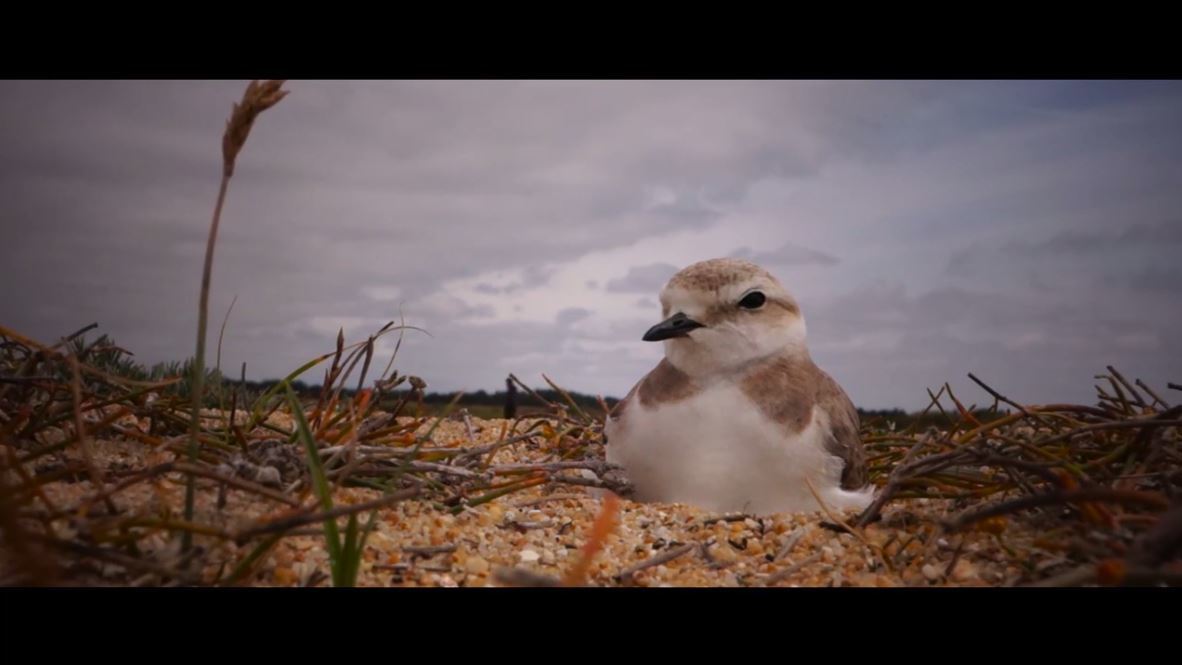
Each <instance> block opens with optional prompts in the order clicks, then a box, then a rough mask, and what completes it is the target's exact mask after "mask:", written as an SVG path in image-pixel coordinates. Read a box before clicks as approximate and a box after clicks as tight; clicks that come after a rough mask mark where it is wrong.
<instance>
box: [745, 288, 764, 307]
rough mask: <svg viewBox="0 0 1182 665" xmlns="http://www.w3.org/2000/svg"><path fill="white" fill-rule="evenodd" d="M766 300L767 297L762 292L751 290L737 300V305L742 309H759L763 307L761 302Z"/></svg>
mask: <svg viewBox="0 0 1182 665" xmlns="http://www.w3.org/2000/svg"><path fill="white" fill-rule="evenodd" d="M766 301H767V298H766V297H764V295H763V294H762V293H760V292H759V291H752V292H751V293H748V294H747V295H745V296H743V299H742V300H740V301H739V307H742V308H743V309H759V308H760V307H763V303H764V302H766Z"/></svg>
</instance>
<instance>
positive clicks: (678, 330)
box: [643, 312, 705, 342]
mask: <svg viewBox="0 0 1182 665" xmlns="http://www.w3.org/2000/svg"><path fill="white" fill-rule="evenodd" d="M704 327H705V326H704V325H703V324H701V323H698V322H697V321H694V320H693V319H691V318H690V317H688V316H686V315H685V314H682V313H681V312H678V313H676V314H674V315H673V316H671V317H669V318H667V319H665V320H664V321H662V322H660V323H658V324H657V325H655V326H653V327H652V328H649V329H648V332H646V333H644V338H643V339H644V341H646V342H659V341H661V340H663V339H669V338H671V337H685V336H686V335H688V334H689V331H691V330H694V329H696V328H704Z"/></svg>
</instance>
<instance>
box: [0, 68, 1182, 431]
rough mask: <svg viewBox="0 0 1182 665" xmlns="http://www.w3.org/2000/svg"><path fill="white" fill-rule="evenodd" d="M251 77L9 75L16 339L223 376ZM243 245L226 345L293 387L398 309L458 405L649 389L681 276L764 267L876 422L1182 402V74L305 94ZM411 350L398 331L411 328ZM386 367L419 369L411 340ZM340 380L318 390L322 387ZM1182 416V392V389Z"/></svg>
mask: <svg viewBox="0 0 1182 665" xmlns="http://www.w3.org/2000/svg"><path fill="white" fill-rule="evenodd" d="M245 83H246V82H244V81H208V82H200V81H186V82H170V81H145V82H137V81H114V82H104V81H84V82H68V81H55V82H38V81H5V82H0V146H2V148H0V174H2V177H0V225H2V227H3V229H4V232H5V233H4V242H3V244H2V245H0V319H2V320H0V322H2V323H3V324H4V325H8V326H11V327H14V328H16V329H17V330H19V331H21V332H23V333H25V334H29V335H32V336H34V337H37V338H39V339H41V340H43V341H51V340H55V339H56V338H57V337H59V336H61V335H64V334H68V333H70V332H72V331H73V330H75V329H77V328H79V327H81V326H83V325H86V324H88V323H90V322H92V321H97V322H98V323H99V324H100V330H101V331H104V332H107V333H109V334H110V335H112V336H113V337H114V339H115V340H116V341H117V342H119V343H120V344H121V345H123V346H124V347H126V348H128V349H130V350H131V351H133V352H135V353H136V355H137V357H138V358H139V359H140V360H141V361H142V362H145V363H153V362H157V361H160V360H175V359H181V358H184V357H187V356H189V355H191V354H192V353H193V350H194V345H195V330H196V319H197V302H198V288H199V282H200V278H201V265H202V260H203V254H204V248H205V238H206V234H207V232H208V225H209V217H210V214H211V211H212V207H213V204H214V201H215V197H216V194H217V185H218V179H219V177H220V173H221V133H222V129H223V127H224V123H225V120H226V118H227V116H228V114H229V112H230V109H231V104H232V102H234V101H236V100H238V99H239V98H240V97H241V94H242V90H243V89H244V87H245ZM286 88H287V89H288V90H290V91H291V94H290V95H289V96H288V97H287V98H286V99H284V100H283V101H282V102H280V103H279V105H278V106H276V107H275V108H273V109H271V110H268V111H266V112H265V113H264V114H263V115H262V116H261V117H260V118H259V120H258V122H257V123H256V125H255V127H254V130H253V132H252V134H251V136H250V139H249V140H248V142H247V145H246V147H245V149H244V150H243V152H242V154H241V156H240V158H239V162H238V169H237V172H236V174H235V177H234V179H233V181H232V183H231V186H230V191H229V195H228V198H227V203H226V207H225V211H224V214H223V218H222V227H221V234H220V236H219V243H218V247H217V251H216V255H215V265H214V274H213V291H212V297H211V301H210V305H211V309H210V321H211V331H210V338H209V340H210V341H209V345H210V348H211V349H212V348H213V346H214V345H215V344H216V342H217V329H218V327H219V326H220V324H221V321H222V317H223V316H224V315H225V312H226V309H227V308H228V307H229V305H230V302H231V300H232V299H233V298H234V297H235V296H237V297H238V302H237V304H236V305H235V307H234V310H233V313H232V315H231V317H230V321H229V324H228V327H227V329H226V337H225V342H224V347H223V351H222V364H223V367H224V368H232V369H231V370H230V371H229V373H231V374H235V375H236V374H237V368H238V367H239V365H240V364H241V363H242V362H243V361H245V362H246V363H247V370H248V375H249V376H251V377H252V378H271V377H277V376H280V375H283V374H286V373H287V372H288V371H290V370H292V369H294V368H295V367H297V366H298V365H299V364H300V363H302V362H303V361H305V360H307V359H309V358H310V357H312V356H314V355H316V354H318V353H322V352H326V351H330V350H331V349H332V348H333V345H334V340H335V337H336V332H337V329H338V328H339V327H342V326H343V327H344V329H345V334H346V337H347V338H348V339H349V340H350V341H357V340H362V339H364V338H365V337H366V336H367V335H368V334H369V333H370V332H372V331H374V330H376V329H377V328H379V327H380V326H381V325H383V324H384V323H386V322H387V321H389V320H392V319H398V318H399V316H400V315H401V316H404V317H405V320H406V323H408V324H410V325H416V326H421V327H423V328H425V329H427V331H429V333H430V336H427V335H425V334H422V333H418V332H414V331H411V332H409V333H407V336H406V338H405V341H404V343H403V347H402V350H401V351H400V353H399V358H398V361H397V367H398V368H399V370H400V371H401V372H403V373H411V374H418V375H420V376H422V377H423V378H424V379H425V380H426V381H427V383H428V385H429V389H433V390H440V391H450V390H458V389H464V390H477V389H481V388H483V389H487V390H497V389H500V388H502V387H503V385H504V384H503V381H504V378H505V376H506V375H507V374H508V373H509V372H514V373H516V374H517V375H518V376H519V377H521V378H522V379H523V380H525V381H527V382H529V383H531V384H536V385H541V384H542V383H543V382H542V379H541V373H542V372H545V373H546V374H547V375H548V376H550V377H551V378H552V379H554V380H556V381H557V382H559V383H560V384H562V385H563V386H565V387H568V388H570V389H573V390H578V391H584V392H591V393H600V394H604V395H609V396H622V395H623V394H624V393H626V392H627V391H628V389H629V388H630V387H631V386H632V384H633V383H634V382H635V381H636V380H637V379H638V378H639V377H640V376H642V375H643V374H644V373H645V372H646V371H648V369H650V368H651V366H652V365H653V364H654V363H655V362H656V361H657V360H658V359H659V358H660V354H661V347H660V345H658V344H650V343H645V342H642V341H641V339H640V338H641V335H642V334H643V333H644V331H645V330H646V329H647V328H648V327H649V326H651V325H652V324H654V323H656V322H657V321H658V319H659V316H660V312H659V307H658V305H657V304H656V300H657V292H658V290H659V289H660V287H661V286H662V284H663V283H664V281H665V280H666V279H668V277H670V276H671V275H672V274H673V273H674V272H675V271H676V270H677V269H678V268H680V267H682V266H685V265H687V264H689V263H691V262H693V261H697V260H701V259H706V258H710V257H715V256H726V255H732V256H743V257H746V258H749V259H751V260H754V261H756V262H758V263H761V264H762V265H764V266H765V267H767V268H768V269H769V270H771V271H772V272H774V273H775V274H776V275H777V276H778V277H779V278H780V279H781V281H783V282H784V284H785V285H786V286H787V287H788V289H789V290H791V291H792V292H794V293H795V294H796V296H797V298H798V300H799V301H800V303H801V306H802V309H803V313H804V315H805V317H806V321H807V323H808V330H809V346H810V349H811V351H812V354H813V356H814V358H815V359H816V360H817V362H818V364H820V365H821V366H822V367H823V368H824V369H826V370H827V371H829V372H830V373H831V374H832V375H833V376H834V377H835V378H837V379H838V381H839V382H840V383H841V384H842V385H843V386H844V387H845V388H846V390H847V391H848V392H849V393H850V395H851V397H852V398H853V399H854V401H855V402H856V403H857V404H858V405H860V406H863V407H866V408H888V407H896V406H898V407H903V408H922V407H923V406H924V405H925V403H926V401H927V400H926V393H925V388H928V387H930V388H932V389H933V390H935V389H937V388H938V387H939V386H940V385H941V384H942V383H943V382H944V381H949V382H951V384H952V385H953V387H954V388H955V389H957V390H958V394H959V395H960V396H961V397H962V400H963V401H965V402H966V403H967V402H977V403H981V404H986V403H988V402H989V398H988V396H987V395H985V394H984V393H983V392H982V391H981V390H980V389H978V388H976V387H975V386H973V384H971V383H970V382H969V381H968V379H967V378H966V373H967V372H973V373H974V374H976V375H977V376H979V377H981V378H982V379H984V380H985V381H987V382H989V383H991V384H992V385H993V386H994V387H996V388H997V389H999V390H1000V391H1002V392H1003V393H1005V394H1007V395H1009V396H1011V397H1014V398H1017V399H1020V400H1023V401H1026V402H1034V403H1039V402H1042V403H1046V402H1055V401H1073V402H1083V403H1091V402H1092V401H1094V395H1095V391H1094V388H1093V387H1092V386H1093V383H1094V380H1093V375H1095V374H1097V373H1100V372H1104V371H1105V369H1104V368H1105V365H1108V364H1113V365H1115V366H1117V368H1118V369H1120V370H1121V371H1123V372H1124V373H1125V374H1126V375H1129V376H1130V379H1131V378H1132V377H1133V376H1137V377H1140V378H1142V379H1144V380H1146V381H1148V382H1150V384H1151V385H1153V386H1154V387H1155V388H1160V389H1161V391H1160V392H1162V393H1168V392H1170V391H1167V390H1165V383H1166V381H1170V380H1172V381H1182V288H1180V286H1182V260H1180V258H1179V257H1182V217H1180V212H1179V209H1180V205H1179V204H1180V203H1182V84H1180V83H1179V82H1146V81H1125V82H1104V81H1082V82H1040V81H1013V82H1005V81H1001V82H987V81H967V82H936V81H916V82H888V81H877V82H874V81H871V82H856V81H835V82H826V81H801V82H791V81H785V82H778V81H750V82H749V81H718V82H711V81H668V82H654V81H604V82H596V81H438V82H430V81H407V82H402V81H372V82H364V81H326V82H315V81H290V82H289V83H288V84H287V85H286ZM390 341H391V343H392V342H393V341H394V338H393V337H391V338H390ZM382 348H383V350H384V351H385V352H386V353H387V355H386V356H385V357H383V358H382V359H381V360H382V365H384V364H385V360H386V359H388V352H389V350H390V348H391V347H388V346H387V347H382ZM321 376H322V371H321V370H315V371H313V372H312V373H311V374H310V375H308V376H307V378H308V379H310V380H312V381H313V382H316V381H319V380H320V378H321ZM1175 394H1176V393H1175Z"/></svg>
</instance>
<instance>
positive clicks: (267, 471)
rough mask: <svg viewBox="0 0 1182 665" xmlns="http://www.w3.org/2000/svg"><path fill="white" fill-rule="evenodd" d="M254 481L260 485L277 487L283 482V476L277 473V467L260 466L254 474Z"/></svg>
mask: <svg viewBox="0 0 1182 665" xmlns="http://www.w3.org/2000/svg"><path fill="white" fill-rule="evenodd" d="M254 481H255V482H256V483H258V484H260V485H269V486H271V487H278V486H280V485H281V484H283V477H282V476H280V475H279V469H276V468H275V467H273V466H262V467H259V471H258V473H257V474H255V477H254Z"/></svg>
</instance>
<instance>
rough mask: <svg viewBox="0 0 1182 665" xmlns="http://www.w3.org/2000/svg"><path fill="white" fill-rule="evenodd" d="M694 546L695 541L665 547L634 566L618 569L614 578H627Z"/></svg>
mask: <svg viewBox="0 0 1182 665" xmlns="http://www.w3.org/2000/svg"><path fill="white" fill-rule="evenodd" d="M696 547H697V544H696V543H686V544H685V545H682V546H681V547H674V548H672V549H666V550H665V551H664V552H661V553H660V554H658V555H656V556H654V557H651V558H649V559H646V560H644V561H641V562H640V563H638V564H636V565H634V566H631V567H629V568H626V569H624V570H622V571H620V572H619V573H617V574H616V579H617V580H621V581H622V580H626V579H629V578H631V577H632V576H633V575H635V574H636V573H638V572H640V571H642V570H644V569H646V568H652V567H654V566H659V565H661V564H665V563H669V562H670V561H672V560H674V559H676V558H677V557H680V556H682V555H684V554H689V553H690V552H692V551H694V548H696Z"/></svg>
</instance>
